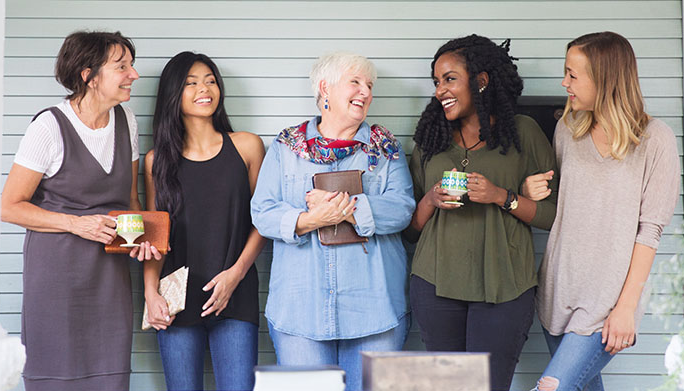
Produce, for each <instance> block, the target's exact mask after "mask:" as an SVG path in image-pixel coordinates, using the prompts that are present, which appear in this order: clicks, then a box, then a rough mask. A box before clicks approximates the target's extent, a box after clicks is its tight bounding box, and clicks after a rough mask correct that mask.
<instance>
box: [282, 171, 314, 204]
mask: <svg viewBox="0 0 684 391" xmlns="http://www.w3.org/2000/svg"><path fill="white" fill-rule="evenodd" d="M312 176H313V174H311V173H295V174H285V175H284V178H283V183H284V189H283V190H284V194H283V197H284V200H285V201H286V202H287V203H289V204H290V205H292V206H294V207H295V208H302V209H306V192H307V191H309V190H311V189H313V184H312V182H311V177H312Z"/></svg>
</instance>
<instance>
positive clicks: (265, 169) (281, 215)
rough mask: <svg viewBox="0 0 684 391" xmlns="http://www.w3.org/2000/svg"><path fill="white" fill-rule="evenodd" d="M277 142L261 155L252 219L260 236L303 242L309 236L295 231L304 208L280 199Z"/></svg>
mask: <svg viewBox="0 0 684 391" xmlns="http://www.w3.org/2000/svg"><path fill="white" fill-rule="evenodd" d="M279 149H280V144H279V143H277V142H274V143H273V144H271V147H270V148H269V149H268V152H267V153H266V157H264V162H263V163H262V165H261V170H260V171H259V179H258V180H257V185H256V189H255V190H254V196H253V197H252V201H251V204H250V205H251V212H252V223H253V224H254V226H255V227H256V229H257V230H258V231H259V233H260V234H261V235H262V236H265V237H267V238H270V239H274V240H282V241H284V242H285V243H288V244H295V245H301V244H304V243H306V241H307V237H308V236H306V235H305V236H298V235H297V234H296V233H295V227H296V225H297V219H298V218H299V215H300V213H302V212H304V210H303V209H299V208H295V207H294V206H292V205H291V204H289V203H287V202H286V201H284V200H283V192H282V175H281V172H282V170H281V165H280V157H279V154H280V150H279Z"/></svg>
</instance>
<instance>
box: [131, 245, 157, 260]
mask: <svg viewBox="0 0 684 391" xmlns="http://www.w3.org/2000/svg"><path fill="white" fill-rule="evenodd" d="M128 256H129V257H131V258H137V259H138V261H140V262H142V261H149V260H150V259H152V258H154V259H156V260H157V261H159V260H160V259H162V254H161V253H160V252H159V250H157V248H156V247H154V246H153V245H152V244H150V242H142V243H140V246H139V247H133V249H131V252H130V253H129V254H128Z"/></svg>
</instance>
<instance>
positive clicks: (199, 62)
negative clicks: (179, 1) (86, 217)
mask: <svg viewBox="0 0 684 391" xmlns="http://www.w3.org/2000/svg"><path fill="white" fill-rule="evenodd" d="M223 96H224V88H223V82H222V80H221V74H220V73H219V70H218V68H217V67H216V64H214V62H213V61H212V60H211V59H210V58H209V57H207V56H205V55H203V54H196V53H191V52H182V53H179V54H177V55H176V56H175V57H173V58H172V59H171V60H170V61H169V62H168V64H166V67H164V70H163V72H162V75H161V78H160V80H159V92H158V94H157V105H156V108H155V112H154V122H153V132H154V150H152V151H150V152H148V153H147V156H146V157H145V184H146V195H147V208H148V209H149V210H165V211H168V212H169V213H170V214H171V218H172V235H171V240H170V241H171V243H170V244H171V248H172V249H173V250H172V252H170V253H169V255H167V256H166V257H165V259H164V260H162V261H161V262H159V261H156V260H154V259H152V260H147V261H145V271H144V274H145V299H146V301H147V306H148V321H149V322H150V324H151V325H152V326H153V327H154V328H155V329H157V330H158V332H157V338H158V340H159V348H160V353H161V356H162V362H163V365H164V374H165V377H166V385H167V387H168V388H169V389H170V390H201V389H203V371H204V352H205V350H206V342H207V341H208V343H209V349H210V351H211V355H212V363H213V366H214V377H215V379H216V387H217V389H220V390H251V389H252V388H253V386H254V375H253V366H254V365H256V362H257V329H258V324H259V319H258V311H259V309H258V297H257V289H258V278H257V271H256V267H255V265H254V260H255V259H256V257H257V255H259V252H260V251H261V249H262V248H263V246H264V242H265V240H264V239H263V238H262V237H261V236H260V235H259V233H258V232H257V231H256V229H255V228H254V227H252V223H251V217H250V212H249V200H250V198H251V194H252V192H253V191H254V187H255V186H256V179H257V175H258V172H259V168H260V167H261V161H262V160H263V157H264V145H263V143H262V141H261V139H260V138H259V136H257V135H255V134H252V133H248V132H234V131H233V130H232V128H231V126H230V123H229V121H228V116H227V115H226V110H225V108H224V106H223V99H224V98H223ZM181 266H188V267H189V276H188V289H187V299H186V306H185V310H183V311H182V312H181V313H179V314H178V315H176V316H169V312H168V311H169V310H168V305H167V303H166V301H165V300H164V298H162V297H161V296H160V295H159V293H158V287H159V278H160V276H161V277H164V276H165V275H167V274H170V273H172V272H173V271H175V270H176V269H177V268H179V267H181Z"/></svg>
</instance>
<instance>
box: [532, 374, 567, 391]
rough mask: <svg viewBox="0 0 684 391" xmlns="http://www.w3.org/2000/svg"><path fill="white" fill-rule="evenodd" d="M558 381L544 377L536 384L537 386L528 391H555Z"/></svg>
mask: <svg viewBox="0 0 684 391" xmlns="http://www.w3.org/2000/svg"><path fill="white" fill-rule="evenodd" d="M559 385H560V381H559V380H558V379H556V378H555V377H551V376H544V377H542V378H541V379H539V381H538V382H537V386H536V387H534V388H533V389H532V390H530V391H556V389H558V386H559Z"/></svg>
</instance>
